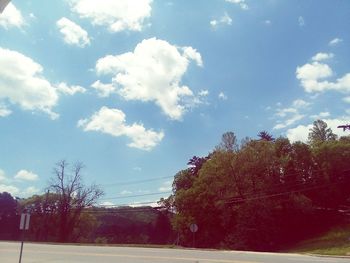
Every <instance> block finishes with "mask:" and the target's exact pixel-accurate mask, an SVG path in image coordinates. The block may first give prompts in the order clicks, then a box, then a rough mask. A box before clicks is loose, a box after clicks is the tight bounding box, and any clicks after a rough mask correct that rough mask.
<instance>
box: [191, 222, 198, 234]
mask: <svg viewBox="0 0 350 263" xmlns="http://www.w3.org/2000/svg"><path fill="white" fill-rule="evenodd" d="M190 230H191V232H192V233H196V232H197V231H198V226H197V225H196V224H191V225H190Z"/></svg>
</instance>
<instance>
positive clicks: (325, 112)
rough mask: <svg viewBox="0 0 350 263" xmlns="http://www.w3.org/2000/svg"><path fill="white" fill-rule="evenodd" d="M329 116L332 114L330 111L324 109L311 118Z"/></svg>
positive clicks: (317, 118)
mask: <svg viewBox="0 0 350 263" xmlns="http://www.w3.org/2000/svg"><path fill="white" fill-rule="evenodd" d="M329 116H331V114H330V113H329V112H328V111H323V112H320V113H319V114H317V115H311V116H310V118H311V119H313V120H319V119H324V118H327V117H329Z"/></svg>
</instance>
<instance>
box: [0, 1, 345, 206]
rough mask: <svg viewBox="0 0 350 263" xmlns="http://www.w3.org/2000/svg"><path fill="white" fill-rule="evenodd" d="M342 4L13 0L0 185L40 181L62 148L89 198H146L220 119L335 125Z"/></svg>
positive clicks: (273, 128)
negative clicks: (100, 192) (98, 193)
mask: <svg viewBox="0 0 350 263" xmlns="http://www.w3.org/2000/svg"><path fill="white" fill-rule="evenodd" d="M97 2H98V4H97ZM349 9H350V2H349V1H340V0H339V1H326V0H322V1H319V0H318V1H316V0H315V1H312V0H307V1H301V0H300V1H277V0H264V1H261V0H208V1H195V0H193V1H185V0H173V1H165V0H164V1H163V0H153V1H152V0H118V1H117V0H100V1H93V0H65V1H58V0H57V1H56V0H52V1H32V0H29V1H16V0H14V1H11V3H10V4H9V5H8V6H7V7H6V8H5V10H4V11H3V13H2V14H0V67H1V71H0V129H1V137H0V142H1V147H0V156H1V158H0V191H9V192H11V193H12V194H14V195H16V196H20V197H26V196H30V195H32V194H35V193H42V192H43V190H44V188H45V186H46V185H47V184H48V181H49V178H50V177H51V176H52V169H53V167H54V164H55V163H56V162H57V161H59V160H62V159H66V160H67V161H68V162H70V163H74V162H76V161H81V162H83V163H84V164H85V166H86V168H85V169H84V180H85V182H86V183H87V184H89V183H93V182H94V183H97V184H100V185H102V188H103V189H104V190H105V193H106V194H105V196H104V197H103V198H104V200H101V201H100V202H101V203H102V202H103V203H105V204H133V203H137V202H153V201H156V200H158V199H159V198H160V197H161V196H167V192H168V191H170V190H171V188H170V186H171V182H172V176H174V175H175V174H176V172H178V171H179V170H181V169H183V168H186V163H187V161H188V160H189V159H190V158H191V157H192V156H193V155H197V156H204V155H207V154H208V153H209V152H210V151H211V150H212V149H213V148H214V147H215V146H216V145H217V144H218V143H219V142H220V138H221V135H222V134H223V133H224V132H226V131H233V132H235V133H236V135H237V137H238V138H239V139H242V138H244V137H245V136H250V137H253V138H254V137H256V134H257V133H258V132H259V131H261V130H267V131H269V132H270V133H272V134H273V135H274V136H275V137H278V136H280V135H282V136H287V137H288V138H289V139H290V140H291V141H296V140H302V141H305V140H306V139H307V134H308V129H309V128H310V125H311V124H312V122H313V121H314V120H316V119H319V118H320V119H323V120H325V121H326V122H327V123H328V124H329V126H330V127H332V129H333V131H334V132H336V133H337V134H338V135H345V133H343V132H342V131H341V130H339V129H337V128H336V126H337V125H339V124H346V123H349V122H350V117H349V116H350V60H349V57H350V46H349V43H350V35H349V32H350V31H349V28H348V25H349V22H350V13H349V12H348V10H349ZM155 178H158V179H156V180H153V179H155ZM125 182H134V183H127V184H126V183H125ZM135 182H137V183H135ZM161 192H164V193H161ZM153 193H159V194H157V195H153Z"/></svg>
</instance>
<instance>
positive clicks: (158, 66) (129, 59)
mask: <svg viewBox="0 0 350 263" xmlns="http://www.w3.org/2000/svg"><path fill="white" fill-rule="evenodd" d="M191 60H194V61H195V62H197V65H198V66H202V65H203V62H202V59H201V56H200V54H199V53H198V52H197V51H196V50H195V49H193V48H192V47H182V48H181V47H176V46H173V45H171V44H169V43H168V42H166V41H164V40H159V39H156V38H151V39H146V40H143V41H142V42H141V43H139V44H138V45H137V46H136V47H135V50H134V52H127V53H124V54H121V55H117V56H112V55H108V56H106V57H103V58H101V59H99V60H98V61H97V63H96V71H97V73H98V74H100V75H102V74H105V75H106V74H110V75H112V76H113V78H112V83H111V84H112V85H113V86H114V87H116V88H118V89H117V92H118V94H119V95H120V96H122V97H123V98H124V99H126V100H139V101H144V102H146V101H153V102H155V103H156V104H157V105H158V106H159V107H160V108H161V109H162V111H163V112H164V113H165V114H166V115H167V116H169V117H170V118H171V119H174V120H180V119H181V118H182V116H183V115H184V113H185V112H186V110H187V109H188V108H190V107H191V106H193V104H194V103H193V99H194V96H193V92H192V91H191V89H190V88H189V87H187V86H183V85H181V79H182V77H183V75H184V74H185V73H186V71H187V68H188V66H189V63H190V61H191ZM118 86H119V87H118Z"/></svg>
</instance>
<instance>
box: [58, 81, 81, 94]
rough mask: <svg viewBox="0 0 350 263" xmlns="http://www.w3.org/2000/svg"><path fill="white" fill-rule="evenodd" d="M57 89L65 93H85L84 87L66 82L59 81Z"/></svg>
mask: <svg viewBox="0 0 350 263" xmlns="http://www.w3.org/2000/svg"><path fill="white" fill-rule="evenodd" d="M57 91H59V92H60V93H62V94H65V95H71V96H72V95H74V94H76V93H85V92H86V89H85V88H83V87H81V86H74V85H72V86H68V85H67V83H64V82H61V83H59V84H58V85H57Z"/></svg>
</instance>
